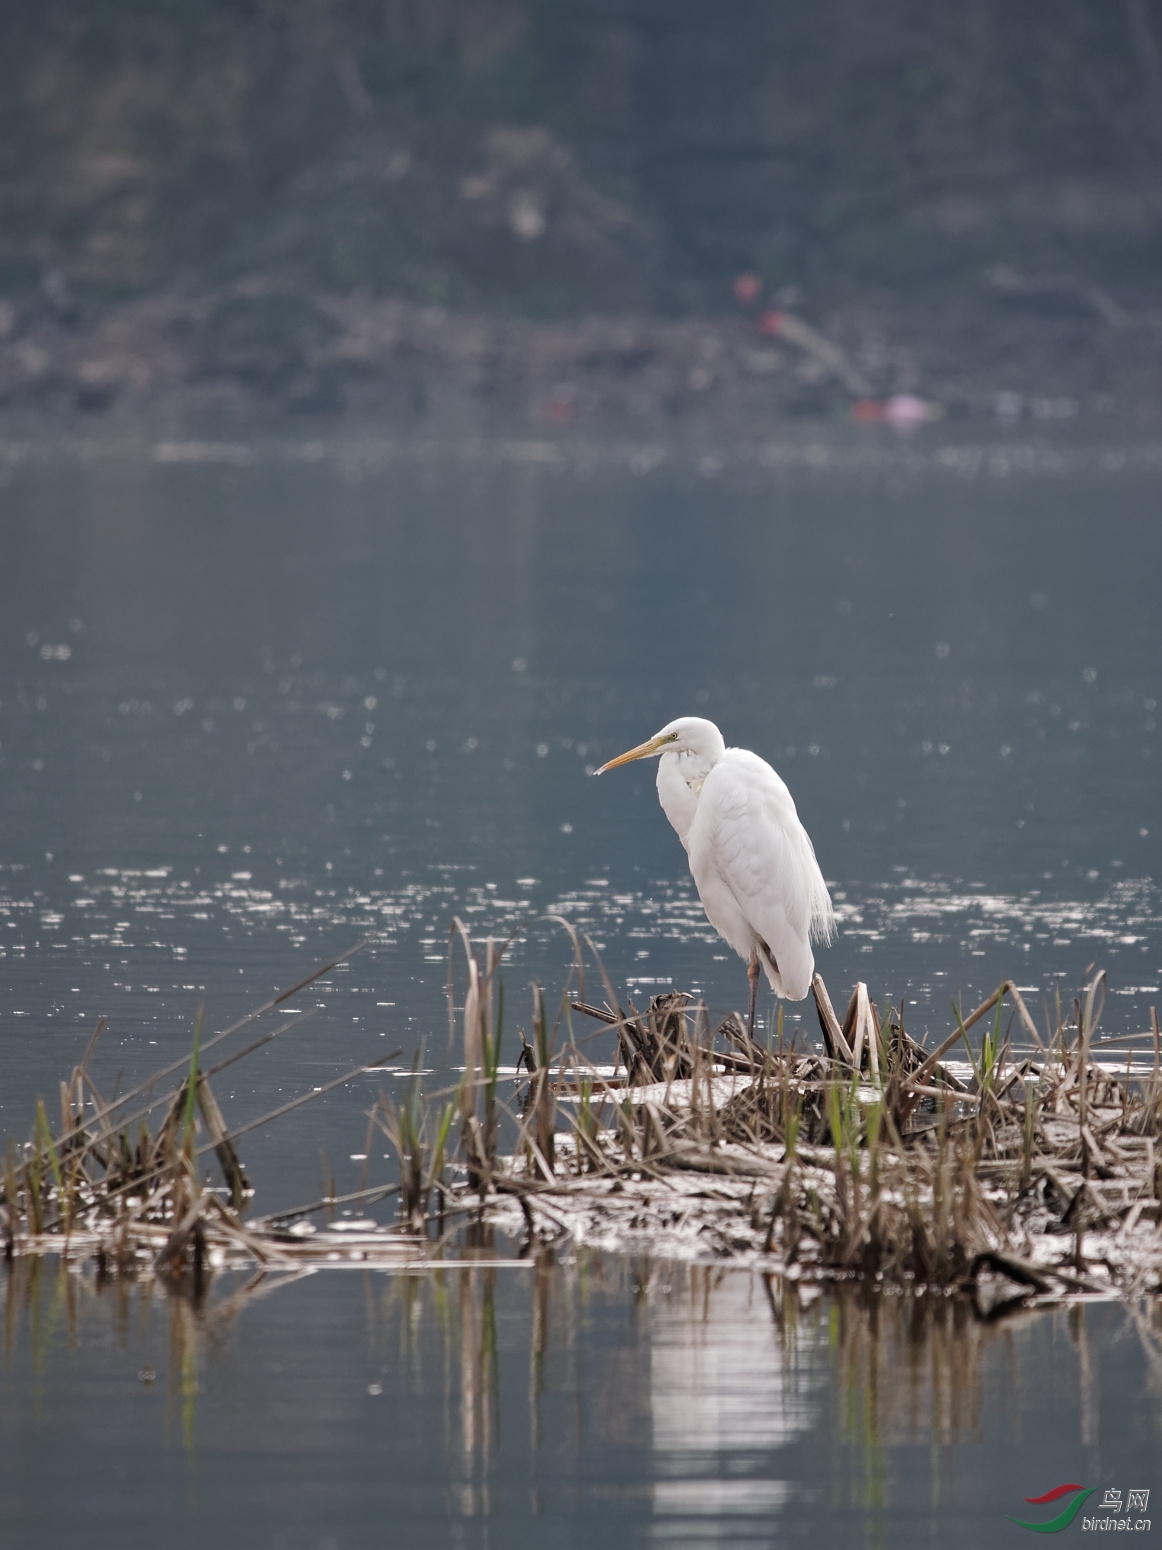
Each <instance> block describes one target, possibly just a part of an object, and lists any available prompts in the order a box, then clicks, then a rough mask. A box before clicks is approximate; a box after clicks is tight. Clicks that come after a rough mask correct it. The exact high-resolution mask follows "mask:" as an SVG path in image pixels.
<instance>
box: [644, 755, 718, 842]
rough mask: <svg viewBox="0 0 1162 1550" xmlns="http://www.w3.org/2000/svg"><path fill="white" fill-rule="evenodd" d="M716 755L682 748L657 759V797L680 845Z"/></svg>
mask: <svg viewBox="0 0 1162 1550" xmlns="http://www.w3.org/2000/svg"><path fill="white" fill-rule="evenodd" d="M719 758H720V755H719V754H718V753H717V752H713V753H706V752H696V751H695V750H694V749H692V748H684V749H683V750H682V752H681V753H678V752H674V753H664V754H663V755H662V757H661V758H660V759H659V760H658V800H659V801H660V802H661V804H662V810H663V812H664V813H665V815H666V817H667V818H668V819H669V820H670V822H671V824H672V825H673V827H674V832H675V833H676V834H677V836H678V838H679V839H680V840H681V841H682V844H683V845H686V844H687V840H688V838H689V834H690V825H691V824H692V823H693V822H694V814H695V812H696V811H697V810H698V796H699V793H700V792H701V790H702V782H703V781H704V780H705V779H706V777H707V775H709V774H710V771H711V770H712V769H713V768H714V766H715V765H716V764H717V763H718V760H719Z"/></svg>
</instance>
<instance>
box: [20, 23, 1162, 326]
mask: <svg viewBox="0 0 1162 1550" xmlns="http://www.w3.org/2000/svg"><path fill="white" fill-rule="evenodd" d="M1160 50H1162V0H1058V3H1056V4H1054V5H1052V6H1049V5H1046V4H1044V0H964V3H963V4H961V5H959V6H954V7H948V6H934V5H932V4H931V3H928V0H925V3H921V0H815V3H814V4H812V5H809V6H807V5H803V4H802V3H800V0H794V3H793V0H731V3H730V5H729V6H714V5H708V4H706V0H87V3H86V4H84V5H78V4H77V3H76V0H7V3H6V4H5V5H4V6H3V7H2V8H0V291H3V290H10V291H12V290H14V291H20V290H27V289H29V288H31V287H33V286H35V285H38V284H39V283H40V279H41V276H42V275H43V273H44V271H45V270H46V268H49V267H52V266H57V267H60V268H62V269H63V270H64V271H65V272H66V273H67V274H68V276H69V277H70V279H71V280H72V281H73V283H74V284H75V285H80V286H81V287H82V288H85V287H87V288H88V289H89V291H90V292H94V291H104V292H106V293H111V294H117V293H124V292H127V291H133V290H136V289H139V288H141V287H144V286H149V285H153V284H156V283H159V282H163V281H165V282H169V281H173V280H174V279H177V278H185V279H187V280H192V281H195V282H198V283H200V282H202V281H204V280H207V279H222V278H225V277H228V276H230V275H237V274H243V273H253V272H256V271H263V272H266V271H271V272H277V273H279V274H283V275H285V276H293V277H294V278H295V279H296V282H297V281H301V282H303V283H310V284H313V285H322V286H330V287H338V288H346V289H350V288H352V287H357V286H365V287H367V288H369V289H371V290H375V291H385V290H386V291H390V290H402V291H404V292H408V293H411V294H417V295H426V296H428V297H429V298H430V299H434V300H446V301H449V302H452V303H457V302H462V303H465V304H478V303H479V304H489V305H491V304H494V303H500V304H505V305H508V304H512V305H518V306H526V305H532V306H534V307H541V308H548V309H549V310H558V311H560V310H564V311H568V310H570V308H574V307H578V306H586V305H593V304H595V302H596V301H599V300H604V301H606V302H608V303H610V304H617V303H618V302H619V301H621V302H623V303H624V304H626V305H642V304H644V302H647V301H648V302H649V303H650V304H652V305H659V306H674V305H679V306H680V305H683V304H690V305H697V304H701V303H702V302H704V301H705V299H706V297H707V296H721V297H723V298H725V297H726V295H727V294H728V292H727V289H726V286H725V283H724V282H725V280H726V279H727V278H728V277H730V276H731V275H733V274H734V273H736V272H738V271H739V270H740V269H742V268H747V269H751V268H753V269H755V270H757V271H758V272H759V273H760V274H761V275H762V276H763V278H764V279H765V281H766V282H767V283H768V284H770V285H772V286H778V285H780V284H802V283H808V284H811V285H813V286H815V287H817V288H821V289H822V290H824V291H827V290H834V289H835V288H839V289H840V290H842V289H843V288H844V287H845V286H850V285H860V286H868V285H872V286H880V285H882V286H888V287H896V288H901V287H902V288H914V287H915V286H918V285H920V286H936V287H940V286H943V285H948V284H957V283H960V282H961V281H962V280H963V279H964V277H965V276H966V275H969V274H975V273H979V272H980V271H981V270H982V268H983V267H985V266H987V265H988V264H990V263H995V262H1000V261H1005V262H1010V263H1013V262H1015V263H1019V264H1025V265H1029V266H1033V267H1041V268H1050V269H1051V268H1053V267H1054V266H1057V267H1065V268H1074V269H1078V270H1085V271H1094V272H1100V273H1101V274H1103V275H1107V274H1108V275H1118V276H1121V277H1123V278H1125V279H1126V280H1128V281H1135V280H1138V281H1142V282H1143V283H1145V282H1147V281H1149V280H1150V279H1151V277H1152V276H1154V275H1156V274H1157V273H1158V272H1159V259H1160V258H1162V210H1160V199H1162V195H1160V188H1159V174H1158V168H1159V166H1160V165H1162V162H1160V153H1162V63H1160ZM505 126H525V127H530V126H537V127H539V128H541V129H543V130H544V131H545V132H546V133H547V134H548V136H549V138H548V139H547V140H546V139H543V138H542V139H541V140H536V141H534V140H526V141H524V142H517V141H511V140H510V141H509V142H505V143H507V144H508V145H509V148H510V152H511V155H510V158H509V163H508V164H506V168H500V167H499V164H498V163H497V156H498V155H500V153H499V152H497V150H496V146H497V145H498V144H500V143H501V142H497V141H495V140H492V141H489V140H488V139H487V136H488V134H489V132H490V131H491V130H494V129H497V128H502V127H505ZM518 143H521V144H524V146H525V147H526V152H527V155H526V164H527V168H528V169H529V170H528V173H527V178H528V180H529V187H528V188H524V187H523V186H518V185H519V184H520V176H523V174H521V173H520V171H519V167H518V163H519V161H520V155H524V154H526V152H521V153H520V154H518V153H517V151H516V150H514V149H513V147H515V146H517V145H518ZM489 146H491V147H492V149H491V150H489ZM537 147H539V150H538V149H537ZM513 156H515V157H516V161H513V160H512V157H513ZM562 157H563V158H564V160H562ZM490 158H491V159H490ZM538 158H539V159H538ZM502 159H503V158H502ZM489 169H491V171H489ZM498 169H499V170H498ZM554 169H555V170H554ZM489 176H491V177H492V179H493V182H492V185H491V188H492V193H488V192H487V191H485V192H484V193H481V194H480V195H479V197H476V196H470V195H469V194H466V193H465V188H466V187H469V186H470V187H474V188H477V189H478V190H479V189H480V188H482V187H483V185H482V184H481V183H480V181H479V180H480V179H481V178H485V179H487V177H489ZM473 178H475V179H476V180H477V181H476V183H475V184H473V183H471V180H472V179H473ZM466 180H468V182H467V183H466ZM534 185H535V186H534ZM585 190H588V192H585ZM522 198H523V199H524V200H525V203H524V204H523V205H520V204H519V200H520V199H522ZM489 199H492V201H493V203H492V205H490V204H489V203H488V201H489ZM497 200H500V201H502V202H503V201H504V200H507V201H508V205H507V206H505V207H504V208H507V209H508V212H509V217H508V226H507V227H506V226H505V217H504V215H503V210H501V207H500V205H497V204H496V201H497ZM602 200H604V201H606V202H605V203H604V204H603V203H602V202H601V201H602ZM538 201H539V203H538ZM494 207H495V208H494ZM542 207H543V208H542ZM522 209H523V210H524V212H525V213H524V215H521V214H520V210H522ZM619 209H620V210H622V211H623V212H624V214H625V216H626V217H627V219H626V220H622V218H621V216H619V215H618V214H617V211H618V210H619ZM498 210H499V211H500V214H495V212H496V211H498ZM490 211H491V212H493V213H491V214H490V213H489V212H490ZM530 212H534V213H531V214H530ZM536 212H539V214H538V213H536ZM561 212H564V214H562V213H561ZM494 215H495V219H494V218H493V216H494ZM566 215H567V216H568V219H566V218H565V217H566ZM522 222H523V226H522ZM635 222H636V224H635ZM490 223H491V224H490ZM619 223H620V224H619ZM650 231H652V232H653V234H654V235H653V237H648V236H647V233H648V232H650ZM570 233H571V235H569V234H570ZM506 244H507V245H506ZM618 275H620V276H622V277H623V278H624V281H625V283H624V284H623V285H622V286H621V288H620V290H619V289H618V286H617V285H616V284H614V277H616V276H618Z"/></svg>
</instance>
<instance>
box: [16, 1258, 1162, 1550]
mask: <svg viewBox="0 0 1162 1550" xmlns="http://www.w3.org/2000/svg"><path fill="white" fill-rule="evenodd" d="M456 1253H457V1258H456V1260H455V1261H454V1262H453V1263H452V1264H450V1265H449V1267H448V1268H447V1269H445V1270H443V1271H439V1272H435V1273H432V1274H429V1275H396V1276H384V1275H382V1274H380V1273H369V1272H365V1271H362V1270H360V1269H357V1268H355V1267H354V1266H352V1268H350V1269H347V1270H336V1271H333V1272H332V1271H322V1272H312V1273H311V1274H309V1275H307V1276H300V1275H297V1274H296V1275H294V1276H289V1277H285V1278H282V1279H280V1278H279V1277H278V1276H273V1275H272V1276H268V1277H266V1278H258V1279H254V1280H251V1281H250V1282H246V1283H243V1282H242V1281H241V1280H240V1279H239V1278H235V1277H227V1276H221V1275H219V1276H218V1277H217V1278H216V1279H215V1280H214V1281H213V1282H212V1283H211V1285H210V1287H209V1289H208V1291H207V1292H206V1295H205V1296H204V1297H203V1298H202V1300H201V1301H200V1302H195V1301H193V1300H192V1299H190V1298H187V1297H184V1296H181V1295H176V1294H165V1293H162V1292H161V1291H160V1289H159V1288H158V1287H157V1286H156V1285H154V1284H153V1283H151V1282H149V1281H147V1280H143V1281H141V1282H139V1283H136V1284H135V1283H132V1282H130V1281H128V1280H124V1279H113V1280H109V1281H106V1282H101V1281H99V1280H97V1279H96V1278H94V1277H93V1276H91V1275H89V1274H80V1273H78V1272H76V1271H73V1270H68V1269H64V1268H62V1267H61V1266H60V1265H59V1263H58V1262H54V1261H49V1260H45V1261H41V1262H37V1261H35V1260H24V1261H18V1262H16V1263H14V1264H13V1265H11V1266H10V1267H9V1269H8V1271H7V1273H6V1274H5V1275H3V1276H2V1277H0V1296H2V1298H3V1334H4V1360H3V1372H2V1373H0V1488H2V1489H3V1490H4V1492H5V1499H6V1501H7V1502H8V1503H9V1504H10V1505H11V1508H12V1515H11V1519H10V1528H11V1533H12V1538H11V1542H12V1543H14V1544H18V1545H19V1544H24V1543H28V1544H35V1543H43V1542H45V1537H44V1536H45V1535H48V1536H49V1537H51V1535H52V1533H53V1532H54V1531H55V1526H59V1527H60V1528H61V1531H62V1533H63V1532H65V1531H66V1530H67V1526H68V1523H69V1522H70V1521H73V1519H74V1516H75V1513H76V1512H77V1511H79V1510H82V1509H83V1510H84V1511H85V1512H86V1513H90V1514H95V1515H96V1516H95V1518H94V1519H93V1521H94V1522H95V1523H97V1524H99V1525H100V1527H99V1528H98V1529H96V1530H95V1533H94V1538H93V1543H95V1544H103V1543H109V1544H112V1543H114V1542H118V1543H125V1542H134V1540H133V1534H134V1533H136V1532H144V1531H145V1529H146V1527H147V1525H148V1524H149V1523H150V1522H151V1521H156V1517H157V1515H158V1514H159V1513H165V1512H170V1513H172V1512H173V1509H174V1507H175V1504H177V1503H180V1504H181V1508H182V1510H181V1512H180V1513H178V1514H177V1515H176V1516H175V1517H173V1518H172V1520H171V1522H172V1532H167V1538H168V1540H169V1542H170V1543H171V1544H174V1545H178V1546H185V1545H187V1544H188V1545H190V1546H191V1547H192V1546H193V1545H195V1544H200V1543H201V1542H202V1540H204V1536H205V1534H206V1533H207V1532H208V1531H210V1530H211V1528H212V1527H213V1524H214V1523H215V1522H218V1521H219V1520H220V1515H221V1514H222V1513H228V1514H229V1515H230V1517H231V1521H232V1522H233V1523H234V1524H235V1525H236V1528H237V1532H238V1535H239V1536H240V1541H241V1538H243V1537H245V1538H246V1539H247V1542H253V1543H256V1544H257V1543H261V1544H265V1543H267V1542H270V1543H272V1544H273V1543H275V1540H272V1539H270V1536H269V1534H268V1533H267V1532H266V1529H267V1528H268V1527H269V1524H270V1513H271V1510H272V1509H271V1503H272V1502H274V1501H277V1503H278V1507H277V1518H278V1521H279V1522H282V1523H288V1522H292V1521H293V1522H294V1523H295V1524H296V1525H298V1527H297V1529H296V1533H295V1534H292V1535H290V1536H289V1537H285V1536H284V1537H285V1543H286V1544H287V1545H288V1546H293V1547H296V1550H297V1547H298V1546H299V1545H300V1544H302V1545H304V1546H306V1545H322V1544H326V1543H329V1542H331V1543H334V1544H336V1545H338V1546H339V1547H340V1550H342V1547H344V1546H346V1545H348V1544H352V1545H356V1544H362V1543H364V1542H367V1537H366V1536H367V1534H368V1533H369V1532H370V1529H371V1527H372V1526H373V1525H375V1524H379V1525H382V1524H384V1523H385V1522H390V1523H392V1524H393V1525H394V1526H395V1528H396V1529H397V1530H398V1532H400V1533H405V1532H406V1533H407V1534H409V1535H411V1536H412V1537H413V1538H415V1539H416V1540H417V1542H418V1541H419V1540H420V1539H421V1538H422V1539H424V1540H425V1542H426V1541H427V1539H428V1538H430V1537H431V1536H439V1535H443V1536H445V1537H446V1538H448V1539H449V1540H450V1541H452V1542H455V1543H459V1544H463V1545H469V1546H481V1547H483V1546H486V1545H491V1544H496V1543H497V1542H499V1541H500V1540H503V1542H504V1543H505V1545H506V1546H507V1545H510V1544H512V1545H518V1546H520V1545H524V1544H529V1545H532V1544H534V1543H543V1542H544V1539H545V1536H546V1534H548V1535H549V1537H550V1538H551V1540H552V1542H553V1543H554V1544H564V1545H572V1544H577V1545H581V1544H586V1545H590V1544H592V1542H593V1539H594V1537H596V1536H601V1537H605V1538H609V1539H610V1540H611V1543H618V1544H626V1543H648V1542H652V1543H665V1544H681V1545H683V1546H698V1545H707V1546H709V1545H721V1544H750V1545H760V1544H762V1545H766V1544H772V1543H776V1542H781V1541H785V1540H787V1539H794V1538H796V1537H799V1536H805V1537H808V1538H822V1539H823V1540H826V1541H828V1542H834V1543H845V1544H846V1543H857V1542H862V1541H864V1540H866V1541H868V1542H870V1543H873V1544H874V1543H884V1544H889V1543H890V1544H892V1545H893V1546H895V1545H904V1546H911V1545H920V1544H929V1543H933V1542H937V1541H938V1542H940V1543H941V1544H951V1545H956V1546H959V1545H964V1546H965V1547H968V1546H970V1545H977V1544H979V1543H980V1540H981V1537H982V1536H983V1535H985V1534H991V1533H992V1532H994V1531H998V1530H1002V1529H1004V1528H1005V1524H1006V1519H1007V1516H1008V1515H1010V1514H1013V1513H1017V1512H1018V1511H1019V1510H1020V1508H1021V1507H1022V1504H1023V1498H1024V1497H1026V1496H1030V1495H1034V1494H1037V1493H1039V1492H1042V1491H1045V1490H1047V1489H1050V1488H1051V1487H1052V1486H1053V1485H1055V1484H1057V1483H1058V1482H1059V1480H1084V1481H1085V1482H1086V1483H1094V1482H1101V1483H1102V1484H1103V1485H1104V1484H1118V1483H1120V1484H1121V1485H1122V1486H1123V1488H1126V1487H1129V1486H1130V1485H1131V1484H1133V1485H1134V1486H1135V1487H1139V1486H1141V1487H1148V1486H1151V1485H1156V1484H1157V1482H1154V1481H1152V1480H1151V1478H1150V1474H1151V1470H1152V1469H1153V1467H1154V1460H1155V1459H1156V1458H1157V1456H1158V1444H1159V1440H1160V1438H1162V1419H1160V1417H1162V1318H1160V1315H1159V1311H1158V1309H1157V1307H1156V1306H1153V1305H1151V1304H1143V1305H1142V1306H1141V1307H1130V1308H1123V1307H1116V1306H1111V1305H1104V1306H1090V1307H1086V1308H1074V1309H1072V1310H1066V1309H1061V1310H1056V1311H1050V1312H1047V1313H1040V1314H1037V1315H1033V1316H1024V1315H1017V1316H1015V1317H1014V1318H1011V1319H1007V1320H1001V1321H998V1322H994V1323H991V1324H985V1323H982V1322H980V1321H979V1320H978V1319H976V1318H975V1317H974V1316H973V1315H972V1313H971V1311H970V1309H969V1308H968V1306H967V1304H966V1303H965V1302H963V1301H962V1300H960V1299H957V1298H955V1297H951V1298H946V1297H943V1296H940V1297H935V1298H928V1297H922V1296H888V1295H882V1294H881V1295H870V1294H868V1293H867V1292H866V1291H860V1290H859V1289H857V1288H855V1287H854V1286H848V1287H840V1288H837V1289H836V1290H835V1291H834V1292H832V1293H828V1294H825V1295H818V1294H814V1295H813V1294H811V1293H810V1292H807V1291H803V1292H800V1291H799V1290H798V1289H797V1288H796V1286H795V1285H794V1283H793V1282H790V1281H784V1280H780V1279H778V1278H764V1277H761V1276H757V1275H752V1274H751V1273H749V1272H744V1271H738V1270H725V1269H724V1270H719V1269H717V1268H715V1267H708V1266H689V1265H677V1264H671V1263H662V1262H658V1261H653V1262H651V1261H648V1260H634V1261H625V1260H617V1259H613V1258H607V1257H604V1256H601V1255H598V1254H595V1253H594V1254H591V1253H588V1252H586V1251H585V1250H583V1249H577V1250H576V1251H575V1252H568V1251H566V1250H561V1251H560V1252H559V1254H558V1255H557V1256H554V1255H553V1254H552V1253H551V1252H548V1251H545V1252H541V1253H540V1254H538V1255H535V1256H533V1257H531V1258H530V1259H529V1260H526V1261H519V1260H513V1259H512V1258H511V1257H510V1250H509V1248H508V1246H507V1245H505V1243H504V1242H503V1241H502V1242H494V1241H492V1240H491V1239H490V1238H489V1237H487V1236H486V1235H484V1234H481V1235H479V1239H478V1241H476V1242H470V1243H461V1244H460V1245H459V1246H458V1248H457V1250H456ZM80 1401H84V1402H83V1403H82V1402H80ZM94 1404H97V1405H98V1406H99V1407H100V1411H101V1414H102V1418H103V1425H102V1427H101V1428H98V1430H97V1431H96V1432H94V1430H93V1427H92V1424H91V1417H92V1414H93V1409H92V1406H93V1405H94ZM62 1459H68V1460H69V1465H68V1467H69V1473H70V1479H71V1482H72V1488H71V1490H70V1493H68V1496H67V1499H66V1497H65V1496H63V1495H62V1494H61V1493H60V1491H59V1488H58V1483H57V1482H58V1469H59V1465H60V1461H61V1460H62ZM1131 1475H1132V1476H1133V1480H1132V1481H1131V1478H1130V1477H1131ZM58 1519H59V1525H58V1524H57V1520H58ZM300 1530H301V1532H300ZM126 1535H128V1536H129V1537H128V1540H127V1539H126ZM277 1542H278V1543H279V1544H282V1543H283V1542H284V1541H283V1540H278V1541H277ZM433 1542H434V1541H433Z"/></svg>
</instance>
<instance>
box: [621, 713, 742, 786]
mask: <svg viewBox="0 0 1162 1550" xmlns="http://www.w3.org/2000/svg"><path fill="white" fill-rule="evenodd" d="M725 748H726V744H725V743H724V742H723V741H722V733H721V732H720V731H719V730H718V728H717V727H716V726H715V725H714V723H713V721H705V720H703V718H702V717H701V716H679V717H678V719H677V721H671V722H670V723H669V724H668V725H667V726H664V727H663V728H662V730H661V731H660V732H655V733H654V735H653V737H651V738H650V740H649V741H648V742H646V743H639V745H638V746H637V747H636V748H631V749H629V750H628V752H626V753H623V754H618V756H617V758H616V759H610V761H609V763H608V764H603V765H602V766H601V768H600V769H599V770H598V771H597V773H598V775H604V774H605V772H606V770H612V769H613V768H614V767H615V766H616V765H618V764H629V763H630V762H631V760H633V759H650V758H653V756H654V755H655V754H666V753H677V754H683V753H689V754H695V755H696V756H697V757H698V758H700V759H704V760H705V761H706V762H707V764H713V763H714V762H715V761H716V760H717V759H720V758H721V757H722V754H723V751H724V749H725Z"/></svg>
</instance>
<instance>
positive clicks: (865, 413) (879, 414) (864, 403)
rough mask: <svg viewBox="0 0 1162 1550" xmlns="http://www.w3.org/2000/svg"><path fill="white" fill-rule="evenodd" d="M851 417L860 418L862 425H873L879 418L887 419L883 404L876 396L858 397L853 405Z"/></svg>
mask: <svg viewBox="0 0 1162 1550" xmlns="http://www.w3.org/2000/svg"><path fill="white" fill-rule="evenodd" d="M851 418H852V419H853V420H858V421H859V422H860V424H861V425H871V424H872V423H873V422H875V421H877V420H886V419H887V415H886V414H885V412H884V406H883V404H879V403H877V402H876V401H875V399H874V398H857V399H856V401H855V403H854V404H852V406H851Z"/></svg>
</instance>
